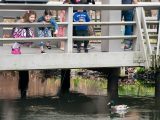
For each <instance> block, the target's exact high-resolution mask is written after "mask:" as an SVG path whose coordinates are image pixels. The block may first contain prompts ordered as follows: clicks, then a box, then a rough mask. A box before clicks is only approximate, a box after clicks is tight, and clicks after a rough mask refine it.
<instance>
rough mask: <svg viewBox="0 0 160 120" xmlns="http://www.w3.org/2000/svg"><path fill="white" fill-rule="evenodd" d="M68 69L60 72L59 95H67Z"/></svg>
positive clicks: (68, 85) (68, 84)
mask: <svg viewBox="0 0 160 120" xmlns="http://www.w3.org/2000/svg"><path fill="white" fill-rule="evenodd" d="M70 73H71V70H70V69H62V70H61V90H60V94H65V93H69V88H70Z"/></svg>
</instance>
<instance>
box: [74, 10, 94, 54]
mask: <svg viewBox="0 0 160 120" xmlns="http://www.w3.org/2000/svg"><path fill="white" fill-rule="evenodd" d="M73 21H74V22H90V21H91V20H90V17H89V15H88V14H87V12H84V10H78V11H77V12H75V14H74V15H73ZM75 32H76V36H88V35H89V33H88V25H79V26H75ZM81 43H82V41H76V44H77V52H78V53H80V52H81ZM88 43H89V41H88V40H84V51H85V52H86V53H87V52H88V49H87V47H88Z"/></svg>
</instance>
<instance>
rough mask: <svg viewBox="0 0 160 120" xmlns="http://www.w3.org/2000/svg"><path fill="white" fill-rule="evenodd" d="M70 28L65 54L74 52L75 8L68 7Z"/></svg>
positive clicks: (68, 29) (68, 28)
mask: <svg viewBox="0 0 160 120" xmlns="http://www.w3.org/2000/svg"><path fill="white" fill-rule="evenodd" d="M67 19H68V21H67V22H68V27H67V38H68V39H67V42H65V52H67V53H72V51H73V7H68V11H67Z"/></svg>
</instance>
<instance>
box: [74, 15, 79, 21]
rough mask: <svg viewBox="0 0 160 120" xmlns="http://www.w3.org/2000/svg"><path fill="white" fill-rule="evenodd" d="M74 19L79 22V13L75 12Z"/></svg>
mask: <svg viewBox="0 0 160 120" xmlns="http://www.w3.org/2000/svg"><path fill="white" fill-rule="evenodd" d="M73 21H74V22H79V18H78V17H77V13H75V14H74V15H73Z"/></svg>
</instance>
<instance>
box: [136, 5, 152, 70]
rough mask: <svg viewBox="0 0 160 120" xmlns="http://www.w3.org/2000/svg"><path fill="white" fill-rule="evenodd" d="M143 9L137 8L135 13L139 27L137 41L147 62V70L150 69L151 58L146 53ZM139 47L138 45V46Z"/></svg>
mask: <svg viewBox="0 0 160 120" xmlns="http://www.w3.org/2000/svg"><path fill="white" fill-rule="evenodd" d="M141 14H142V8H140V7H137V8H136V12H135V21H136V26H137V40H138V42H137V43H139V45H140V51H141V52H142V53H143V57H144V58H145V60H146V65H145V67H146V68H149V66H150V63H149V58H148V53H147V51H146V49H147V48H146V46H145V41H144V40H143V32H142V25H141V22H142V20H141V17H142V15H141ZM136 45H138V44H136Z"/></svg>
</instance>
